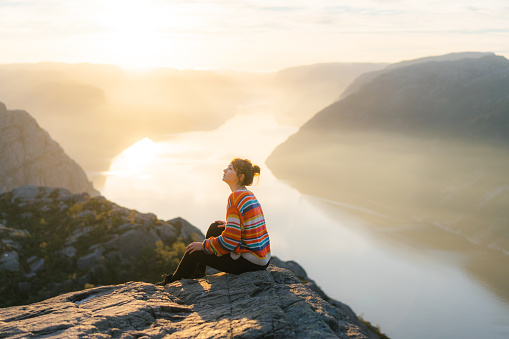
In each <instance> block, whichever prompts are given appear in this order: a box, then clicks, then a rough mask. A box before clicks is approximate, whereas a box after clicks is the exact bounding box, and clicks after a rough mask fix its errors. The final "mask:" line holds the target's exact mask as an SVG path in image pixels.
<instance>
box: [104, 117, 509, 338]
mask: <svg viewBox="0 0 509 339" xmlns="http://www.w3.org/2000/svg"><path fill="white" fill-rule="evenodd" d="M263 109H264V108H263V107H251V108H247V109H246V111H248V112H251V113H247V114H239V115H236V116H235V117H234V118H232V119H231V120H229V121H227V122H226V123H225V124H224V125H222V126H221V127H219V128H218V129H216V130H213V131H207V132H190V133H180V134H173V135H167V136H164V137H161V138H160V140H163V141H158V142H154V141H152V140H150V139H143V140H140V141H138V142H137V143H136V144H134V145H132V146H131V147H130V148H128V149H126V150H125V151H124V152H122V153H121V154H119V155H118V156H117V157H116V158H115V160H114V161H113V163H112V165H111V168H110V171H109V172H108V173H106V175H107V177H106V181H105V185H104V187H100V188H99V189H100V190H101V192H102V193H103V195H104V196H105V197H106V198H107V199H109V200H112V201H114V202H116V203H118V204H119V205H122V206H125V207H129V208H134V209H137V210H139V211H141V212H151V213H154V214H156V215H157V216H158V217H159V218H161V219H172V218H174V217H178V216H181V217H183V218H185V219H186V220H188V221H189V222H191V223H192V224H193V225H195V226H197V227H198V228H200V229H201V230H202V231H203V232H204V233H205V231H206V229H207V227H208V225H209V224H210V223H211V222H213V221H215V220H217V219H224V217H225V208H226V199H227V197H228V195H229V193H230V192H229V188H228V186H227V185H226V184H225V183H223V182H222V181H221V177H222V170H223V169H224V168H225V167H226V166H227V165H228V163H229V162H230V161H231V160H232V159H233V158H234V157H243V158H248V159H250V160H252V161H253V163H255V164H258V165H260V167H261V175H260V181H259V184H258V185H256V186H253V187H251V190H252V191H253V192H254V193H255V194H256V195H257V197H258V199H259V200H260V202H261V204H262V207H263V210H264V213H265V215H266V219H267V225H268V231H269V234H270V238H271V248H272V251H273V254H274V255H276V256H278V257H280V258H281V259H283V260H295V261H297V262H298V263H299V264H301V265H302V266H303V267H304V268H305V270H306V271H307V273H308V275H309V276H310V277H311V278H312V279H314V280H315V281H316V282H317V284H318V285H319V286H321V287H322V288H323V290H324V291H325V293H327V294H328V295H329V296H330V297H333V298H335V299H338V300H340V301H342V302H345V303H347V304H348V305H349V306H351V307H352V308H353V310H354V311H355V312H356V313H357V314H362V315H363V317H364V318H366V319H367V320H369V321H370V322H372V323H373V324H379V325H380V326H381V328H382V331H383V332H385V333H387V335H388V336H389V337H391V338H396V339H397V338H444V339H445V338H506V337H508V336H509V301H508V300H507V299H506V298H504V297H503V296H500V294H496V293H495V292H493V291H492V290H491V289H490V285H489V284H483V283H482V279H479V277H478V276H477V275H475V274H473V273H472V271H471V270H468V269H466V265H467V264H468V263H469V262H470V261H471V257H472V256H473V255H474V254H473V253H472V252H475V251H474V250H471V251H468V252H466V251H462V250H459V249H455V250H438V249H436V248H431V247H426V246H425V245H420V246H419V245H416V244H414V243H412V242H410V241H401V232H400V231H401V229H398V230H397V231H395V230H391V229H390V228H384V229H376V228H372V227H369V225H367V224H366V223H365V222H363V221H361V220H360V219H357V218H356V217H354V216H352V215H350V214H348V213H347V212H345V210H347V207H348V206H342V205H341V202H334V201H327V200H324V199H320V198H316V197H312V196H308V195H303V194H301V193H299V192H298V191H297V190H296V189H294V188H292V187H290V186H289V185H287V184H286V183H284V182H282V181H280V180H277V179H276V178H275V177H274V176H273V175H272V173H271V171H270V170H269V169H268V168H267V167H266V166H265V164H264V161H265V159H266V158H267V156H268V155H269V154H270V153H271V151H272V150H273V149H274V148H275V147H276V146H277V145H278V144H280V143H281V142H283V141H284V140H285V139H286V138H287V137H288V136H289V135H291V134H293V133H295V132H296V130H297V128H295V127H285V126H281V125H278V124H277V122H276V120H275V119H274V117H273V115H271V114H263V113H258V112H259V111H260V110H261V111H263ZM310 175H311V176H313V175H314V176H317V177H319V176H320V175H322V173H321V172H320V167H319V166H316V171H314V172H312V173H310ZM311 179H312V178H311ZM351 207H352V206H350V208H351ZM353 207H354V208H363V207H362V206H353ZM447 236H449V237H455V236H454V235H448V234H447V233H444V237H447ZM470 249H471V248H470ZM478 253H479V254H480V255H486V254H485V253H484V252H482V251H481V250H478ZM485 258H486V259H485V260H486V261H490V262H492V259H493V257H492V256H489V255H486V257H485ZM483 264H484V263H482V262H481V263H480V265H481V266H482V265H483ZM506 293H507V291H506Z"/></svg>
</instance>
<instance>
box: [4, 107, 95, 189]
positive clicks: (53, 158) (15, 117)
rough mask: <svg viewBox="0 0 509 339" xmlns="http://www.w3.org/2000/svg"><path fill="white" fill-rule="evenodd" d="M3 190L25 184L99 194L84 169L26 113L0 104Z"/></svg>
mask: <svg viewBox="0 0 509 339" xmlns="http://www.w3.org/2000/svg"><path fill="white" fill-rule="evenodd" d="M0 159H1V161H0V191H6V190H10V189H12V188H15V187H18V186H22V185H37V186H49V187H63V188H66V189H68V190H69V191H71V192H72V193H80V192H87V193H89V194H91V195H93V196H96V195H99V192H98V191H97V190H95V189H94V187H93V185H92V183H91V182H90V181H89V180H88V178H87V176H86V174H85V172H84V171H83V169H82V168H81V167H80V166H79V165H78V164H77V163H76V162H75V161H74V160H72V159H71V158H69V157H68V156H67V155H66V154H65V152H64V150H63V149H62V148H61V147H60V145H58V143H56V142H55V141H54V140H52V139H51V137H50V136H49V134H48V132H46V131H45V130H43V129H42V128H41V127H39V125H38V124H37V122H36V121H35V119H33V118H32V117H31V116H30V115H29V114H28V113H27V112H25V111H18V110H15V111H11V110H7V108H6V107H5V105H4V104H3V103H0Z"/></svg>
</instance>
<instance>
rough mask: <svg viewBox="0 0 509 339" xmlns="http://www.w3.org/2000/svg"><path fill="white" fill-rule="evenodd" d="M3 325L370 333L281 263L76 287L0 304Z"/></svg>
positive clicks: (178, 332)
mask: <svg viewBox="0 0 509 339" xmlns="http://www.w3.org/2000/svg"><path fill="white" fill-rule="evenodd" d="M0 324H1V326H0V337H9V338H25V337H32V336H34V337H42V336H44V337H86V338H98V337H100V338H120V337H122V338H132V337H137V338H138V337H147V338H165V337H169V336H171V337H172V338H269V337H270V338H356V339H361V338H368V336H367V335H366V334H367V333H366V331H365V330H364V329H362V328H361V327H359V326H357V325H356V324H355V323H354V321H353V320H351V319H350V318H349V317H348V316H347V315H346V314H345V313H344V312H343V311H341V309H339V308H336V307H334V306H333V305H332V304H330V303H328V302H326V301H324V300H323V299H321V298H320V297H319V296H318V295H317V294H315V293H314V292H312V291H311V290H310V289H309V288H307V287H306V286H305V285H303V284H302V283H301V282H300V281H299V280H298V279H297V278H296V277H295V276H294V275H293V274H292V273H291V272H290V271H288V270H284V269H280V268H275V267H270V268H268V269H267V270H264V271H258V272H249V273H244V274H241V275H235V274H224V273H223V274H216V275H212V276H207V277H205V278H204V279H197V280H193V279H186V280H181V281H178V282H174V283H172V284H169V285H166V286H165V287H159V286H154V285H152V284H148V283H141V282H129V283H125V284H121V285H116V286H101V287H96V288H91V289H88V290H84V291H77V292H71V293H67V294H63V295H60V296H58V297H55V298H52V299H48V300H45V301H42V302H39V303H36V304H32V305H27V306H17V307H9V308H4V309H0ZM370 338H377V337H376V336H370Z"/></svg>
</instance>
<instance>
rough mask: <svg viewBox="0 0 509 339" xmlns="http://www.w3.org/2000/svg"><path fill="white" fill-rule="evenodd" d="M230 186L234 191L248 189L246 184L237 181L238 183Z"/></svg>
mask: <svg viewBox="0 0 509 339" xmlns="http://www.w3.org/2000/svg"><path fill="white" fill-rule="evenodd" d="M229 186H230V190H231V191H232V192H235V191H238V190H245V189H247V188H246V186H244V185H239V184H238V183H237V184H235V185H229Z"/></svg>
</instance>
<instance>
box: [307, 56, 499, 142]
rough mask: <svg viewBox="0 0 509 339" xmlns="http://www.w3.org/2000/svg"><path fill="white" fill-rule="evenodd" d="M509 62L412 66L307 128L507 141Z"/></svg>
mask: <svg viewBox="0 0 509 339" xmlns="http://www.w3.org/2000/svg"><path fill="white" fill-rule="evenodd" d="M508 88H509V60H507V59H505V58H504V57H501V56H495V55H492V56H485V57H481V58H475V59H473V58H464V59H459V60H455V61H449V60H447V61H433V59H431V60H430V61H428V62H423V63H417V64H410V65H409V66H405V67H398V68H395V69H394V70H392V71H390V72H387V73H381V74H380V75H379V76H377V77H376V78H375V79H373V80H372V81H371V82H369V83H367V84H365V85H364V86H363V87H362V89H361V90H360V91H359V92H357V93H353V94H351V95H350V96H349V97H346V98H344V99H343V100H341V101H339V102H336V103H334V104H332V105H331V106H329V107H327V108H326V109H324V110H322V111H321V112H319V113H318V114H316V115H315V117H313V119H311V121H309V123H308V124H307V125H306V126H303V128H302V130H305V129H309V128H321V127H324V126H327V128H333V129H336V128H338V129H345V130H346V129H351V128H353V129H364V130H366V129H375V130H378V131H379V130H382V129H385V130H390V131H394V132H396V133H399V132H401V133H408V132H409V130H412V132H415V133H427V134H430V135H435V136H438V135H443V136H447V134H449V135H452V134H454V135H463V136H467V137H468V138H472V137H482V138H484V139H486V140H488V139H491V140H495V141H500V140H502V139H503V140H505V141H509V126H507V124H504V122H505V121H507V115H504V114H505V113H506V112H507V110H508V109H509V98H508V97H507V89H508Z"/></svg>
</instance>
